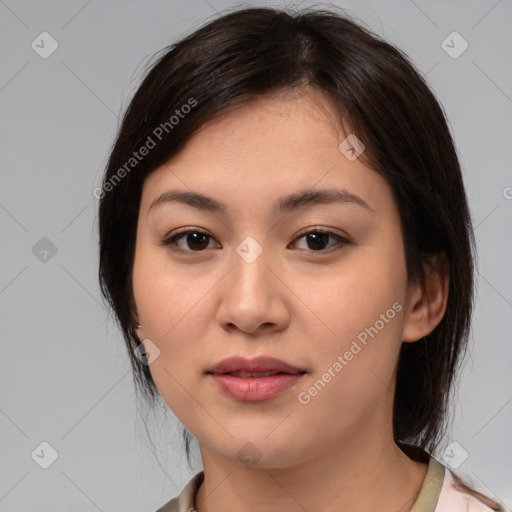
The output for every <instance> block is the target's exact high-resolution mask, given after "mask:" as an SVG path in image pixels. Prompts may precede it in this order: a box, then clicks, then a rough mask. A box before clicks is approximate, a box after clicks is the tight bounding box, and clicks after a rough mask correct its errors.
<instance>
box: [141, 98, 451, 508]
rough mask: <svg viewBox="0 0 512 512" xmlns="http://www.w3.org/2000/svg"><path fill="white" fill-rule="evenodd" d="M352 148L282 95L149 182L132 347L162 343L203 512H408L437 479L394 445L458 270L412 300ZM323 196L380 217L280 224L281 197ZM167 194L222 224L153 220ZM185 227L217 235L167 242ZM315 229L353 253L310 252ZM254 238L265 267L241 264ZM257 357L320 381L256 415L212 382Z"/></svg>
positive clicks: (228, 119) (329, 212)
mask: <svg viewBox="0 0 512 512" xmlns="http://www.w3.org/2000/svg"><path fill="white" fill-rule="evenodd" d="M344 138H345V136H344V135H343V134H342V132H341V131H340V129H339V127H338V125H337V123H336V118H335V115H334V113H333V112H332V110H331V109H330V107H329V104H328V103H327V101H326V99H325V98H324V97H323V96H322V94H321V93H319V92H318V91H315V90H311V89H305V90H301V91H300V93H299V92H296V93H295V94H290V93H286V94H284V93H280V94H274V95H272V96H265V97H262V98H259V99H257V100H254V101H252V102H250V103H247V104H245V105H243V106H242V107H238V108H236V109H234V110H233V109H232V110H231V111H229V112H227V113H225V114H223V115H222V116H220V117H218V118H216V119H214V120H212V121H210V122H208V123H207V124H205V125H203V127H202V128H201V129H200V130H199V131H198V132H196V134H194V136H193V137H192V138H190V139H189V141H188V143H187V145H186V146H185V148H184V149H183V150H182V151H181V152H180V153H179V154H178V155H176V156H175V157H173V158H172V159H171V160H170V161H169V162H167V163H166V164H165V165H163V166H161V167H160V168H158V169H156V170H155V171H154V172H153V173H151V174H150V175H149V176H148V177H147V179H146V180H145V183H144V187H143V192H142V198H141V204H140V211H139V219H138V226H137V240H136V251H135V261H134V268H133V288H134V296H135V302H136V308H137V312H136V321H138V323H140V324H141V326H142V327H141V328H139V329H138V331H137V333H138V335H139V337H140V339H141V341H142V340H146V339H149V340H151V343H153V344H154V345H156V346H157V347H158V349H159V351H160V354H159V355H158V356H157V357H156V359H155V360H154V361H153V362H152V363H151V364H150V371H151V375H152V377H153V379H154V381H155V384H156V385H157V387H158V390H159V392H160V393H161V395H162V397H163V399H164V400H165V402H166V403H167V405H168V406H169V407H170V409H171V410H172V411H173V412H174V414H175V415H176V416H177V418H178V419H179V420H180V421H181V422H182V423H183V424H184V425H185V426H186V427H187V428H188V429H189V430H190V431H191V432H192V433H193V434H194V436H195V437H196V438H197V440H198V442H199V446H200V452H201V458H202V461H203V466H204V473H205V480H204V482H203V484H202V485H201V487H200V489H199V492H198V495H197V502H196V509H197V510H198V511H199V512H213V511H220V510H223V511H225V512H230V511H238V512H240V511H261V510H266V511H270V512H272V511H277V510H279V511H280V512H288V511H290V512H291V511H294V512H295V511H303V510H307V511H309V512H314V511H322V512H329V511H335V510H336V511H338V510H358V511H363V512H364V511H370V510H376V509H378V510H381V511H390V512H391V511H393V512H396V511H398V510H402V511H406V510H409V509H410V507H411V506H412V504H413V503H414V501H415V499H416V497H417V495H418V492H419V490H420V488H421V485H422V483H423V480H424V477H425V473H426V469H427V465H426V464H423V463H418V462H415V461H413V460H411V459H410V458H409V457H408V456H407V455H406V454H404V452H402V451H401V450H400V449H399V448H398V446H397V445H396V444H395V443H394V441H393V435H392V423H391V421H392V406H393V391H394V384H395V377H396V373H395V372H396V363H397V358H398V355H399V350H400V347H401V344H402V342H403V341H404V342H414V341H416V340H419V339H421V338H422V337H423V336H425V335H427V334H428V333H429V332H431V331H432V330H433V329H434V328H435V326H436V325H437V324H438V323H439V322H440V321H441V319H442V316H443V314H444V312H445V308H446V300H447V294H448V284H447V283H448V277H447V271H446V267H445V266H444V265H443V264H442V262H441V260H436V259H434V260H433V263H432V267H431V268H430V267H429V269H427V270H428V271H429V273H430V274H429V276H430V277H429V279H428V280H427V293H426V294H424V293H423V292H422V290H421V288H420V286H419V285H418V286H412V285H411V287H410V288H408V281H407V274H406V267H405V255H404V248H403V238H402V233H401V228H400V222H399V214H398V210H397V206H396V204H395V203H394V200H393V197H392V194H391V189H390V188H389V186H388V184H387V182H386V181H385V180H384V179H383V178H381V177H380V176H379V175H378V174H377V173H376V172H375V171H373V170H372V169H370V168H369V167H367V166H366V165H365V164H364V163H363V162H362V161H361V159H360V158H357V159H355V160H354V161H350V160H349V159H348V158H346V156H345V155H344V154H342V152H341V151H340V150H339V149H338V145H339V144H340V142H341V141H342V140H343V139H344ZM319 188H339V189H341V188H344V189H347V190H349V191H350V192H352V193H354V194H356V195H358V196H359V197H361V198H362V199H363V200H364V201H366V202H367V203H368V205H369V206H370V207H371V209H372V210H367V209H365V208H363V207H361V206H359V205H357V204H354V203H343V204H342V203H333V204H317V205H314V206H310V207H308V208H303V209H300V210H296V211H292V212H290V213H288V214H286V215H283V214H277V215H276V214H275V213H273V211H272V206H273V204H274V203H275V202H276V201H277V199H278V198H279V197H280V196H282V195H286V194H290V193H292V192H297V191H299V190H303V189H310V190H317V189H319ZM170 189H179V190H185V191H195V192H200V193H203V194H206V195H208V196H210V197H213V198H215V199H216V200H218V201H221V202H222V203H225V204H226V205H227V211H226V213H225V214H221V213H218V212H216V213H212V212H207V211H202V210H200V209H197V208H194V207H192V206H190V205H185V204H181V203H178V202H173V203H166V204H163V205H160V206H158V207H156V208H154V209H152V210H151V211H150V212H149V213H148V208H149V205H150V204H151V202H152V201H153V200H154V199H155V198H156V197H158V196H159V195H160V194H162V193H163V192H165V191H167V190H170ZM179 228H190V229H192V230H194V228H197V229H199V230H200V231H206V232H207V233H208V234H209V235H210V237H211V238H208V237H206V238H205V239H203V240H202V241H203V242H204V243H203V246H201V240H200V241H199V243H198V242H197V241H196V242H195V244H194V239H192V240H191V239H190V237H189V238H188V243H187V237H186V236H184V237H182V238H181V239H180V240H179V242H176V245H175V246H174V247H173V246H168V247H165V246H163V245H161V244H159V242H161V241H162V240H165V239H166V238H168V237H169V236H170V235H171V234H173V233H175V232H176V231H177V230H178V229H179ZM306 228H308V229H307V231H314V228H323V229H326V230H328V231H331V232H332V233H334V234H335V235H336V234H338V235H340V236H345V237H348V238H349V239H350V240H352V243H350V244H343V243H339V240H338V239H337V238H336V237H335V236H331V237H329V239H328V241H327V246H326V247H325V248H324V249H321V250H317V251H315V250H314V248H315V247H317V246H318V244H317V245H315V244H314V243H311V242H310V243H309V244H308V242H307V238H306V237H304V236H303V233H301V230H304V229H306ZM247 236H251V237H253V238H254V239H255V240H256V241H257V242H258V244H259V245H260V246H261V248H262V249H263V252H262V253H261V254H260V256H259V257H258V258H257V259H256V260H255V261H254V262H252V263H247V261H245V260H244V259H243V258H242V257H240V256H239V254H238V253H237V252H236V248H237V247H238V246H239V244H240V243H241V242H242V241H243V240H244V239H245V238H246V237H247ZM326 240H327V239H326V238H324V241H326ZM198 246H201V247H206V248H205V249H203V250H202V251H201V250H198V249H197V247H198ZM179 248H181V249H182V251H181V252H180V251H179ZM186 251H188V252H186ZM408 292H410V293H408ZM427 299H428V302H429V305H430V313H429V311H428V308H427ZM396 302H398V303H399V304H400V305H402V306H403V307H402V309H401V311H400V312H397V313H396V315H395V316H394V318H393V319H392V320H389V322H387V323H386V324H385V326H384V328H382V329H381V330H380V331H379V332H378V334H377V335H376V336H374V337H373V338H369V341H368V344H367V345H366V346H364V348H362V350H361V351H360V352H359V353H358V354H357V355H356V356H354V358H353V359H352V360H351V361H349V362H348V364H347V365H346V366H344V367H343V370H342V371H340V372H338V373H336V376H335V377H333V378H332V379H331V380H330V382H329V383H328V384H327V385H326V386H325V387H324V388H323V389H322V390H321V391H320V392H319V393H318V394H317V395H316V396H314V397H312V398H311V400H310V402H309V403H308V404H302V403H300V402H299V401H298V399H297V396H298V393H299V392H301V391H307V390H308V388H310V387H311V386H312V385H313V383H314V382H316V381H317V380H318V379H320V378H321V377H322V375H323V374H324V373H325V372H327V371H328V368H329V367H332V366H333V363H334V362H335V361H336V360H337V357H338V356H339V355H343V354H344V353H345V352H346V351H347V350H348V349H349V348H350V346H351V343H352V341H353V340H355V339H357V335H358V334H359V333H361V332H362V331H364V329H365V327H369V326H373V325H375V323H376V321H377V320H379V319H380V318H381V316H380V315H381V314H385V313H386V311H387V310H389V309H390V308H392V305H393V304H394V303H396ZM145 343H146V342H145ZM262 354H264V355H271V356H274V357H277V358H279V359H282V360H284V361H287V362H288V363H290V364H293V365H294V366H297V367H299V368H302V369H304V370H307V372H308V373H307V374H306V375H305V376H304V377H303V378H302V380H301V382H300V383H299V384H298V385H297V386H296V387H295V388H293V389H288V390H286V391H285V392H284V393H282V394H280V395H279V396H277V397H274V398H272V399H271V400H267V401H260V402H241V401H237V400H234V399H232V398H229V397H227V396H226V395H224V394H223V393H222V392H221V391H219V389H218V388H217V387H216V386H215V383H214V382H212V379H211V378H210V377H209V376H207V375H205V373H204V372H205V371H206V370H207V369H208V368H209V367H211V366H212V365H213V364H215V363H217V362H219V361H220V360H222V359H224V358H226V357H229V356H232V355H244V356H245V357H248V358H250V357H255V356H259V355H262ZM249 442H250V443H252V444H253V445H254V447H255V450H256V453H257V456H258V457H259V460H258V462H257V464H256V465H254V466H252V467H250V466H248V465H246V464H244V462H243V461H242V460H241V459H240V458H239V457H238V456H237V453H238V452H239V450H240V449H241V448H242V447H243V446H244V445H245V444H246V443H249Z"/></svg>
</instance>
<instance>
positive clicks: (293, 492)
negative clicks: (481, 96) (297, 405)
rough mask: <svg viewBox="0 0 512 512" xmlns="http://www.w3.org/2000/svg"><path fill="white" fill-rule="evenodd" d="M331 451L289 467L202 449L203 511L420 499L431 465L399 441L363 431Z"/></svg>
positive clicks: (406, 503) (407, 503)
mask: <svg viewBox="0 0 512 512" xmlns="http://www.w3.org/2000/svg"><path fill="white" fill-rule="evenodd" d="M347 438H348V439H349V441H348V442H347V440H346V439H345V441H344V442H343V441H340V442H339V443H338V444H337V446H332V449H330V450H329V451H328V452H326V453H318V454H316V456H315V457H314V458H309V459H307V460H305V461H303V462H301V463H299V464H295V465H292V466H289V467H280V468H274V467H272V468H271V467H267V468H257V467H251V468H248V467H244V466H240V464H236V463H232V462H231V461H229V460H226V459H225V458H223V457H219V456H218V454H217V453H213V452H211V451H210V450H208V449H206V448H204V447H201V457H202V460H203V466H204V481H203V483H202V485H201V487H200V488H199V491H198V493H197V496H196V509H197V511H198V512H219V511H223V512H235V511H236V512H249V511H250V512H252V511H261V510H265V511H268V512H274V511H276V512H277V511H279V512H297V511H304V510H307V511H308V512H320V511H322V512H334V511H339V510H358V511H361V512H366V511H368V512H369V511H373V510H380V511H387V510H389V511H397V510H401V511H402V512H406V511H408V510H410V508H411V507H412V505H413V503H414V502H415V500H416V498H417V496H418V493H419V490H420V488H421V485H422V483H423V480H424V478H425V474H426V470H427V464H425V463H424V462H416V461H413V460H412V459H411V458H409V457H408V456H407V455H406V454H405V453H404V452H403V451H402V450H400V448H399V447H398V446H397V445H396V444H395V443H394V441H393V439H392V436H388V438H387V439H383V436H382V433H381V434H380V436H379V435H373V436H371V435H368V431H366V432H365V431H364V430H363V431H361V432H359V434H357V435H355V434H354V433H351V435H350V436H347Z"/></svg>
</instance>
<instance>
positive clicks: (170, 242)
mask: <svg viewBox="0 0 512 512" xmlns="http://www.w3.org/2000/svg"><path fill="white" fill-rule="evenodd" d="M190 233H197V234H201V235H205V236H206V237H208V238H209V239H210V240H213V237H212V236H211V235H209V234H208V233H207V232H205V231H202V230H201V229H187V230H183V231H180V232H178V233H175V234H174V235H172V236H170V237H167V238H166V239H165V240H163V241H161V242H160V244H161V245H163V246H165V247H170V248H171V249H172V250H175V251H178V252H181V253H201V252H204V251H206V249H201V250H199V251H194V250H186V249H181V248H179V247H176V242H177V241H178V240H179V239H181V238H183V237H184V236H186V235H188V234H190ZM310 233H321V234H325V235H329V236H333V237H334V238H336V239H337V240H338V243H337V244H336V245H335V246H333V247H331V248H329V249H325V250H324V249H318V250H316V251H315V250H313V249H304V250H306V251H308V252H312V253H330V252H331V251H332V250H337V249H340V248H341V247H343V246H346V245H350V244H352V241H351V240H349V239H348V238H346V237H343V236H341V235H338V234H337V233H334V232H332V231H327V230H325V229H321V228H314V229H309V230H308V231H302V232H300V233H299V235H298V236H297V237H296V238H295V239H294V242H296V241H298V240H300V239H301V238H304V237H305V236H306V235H309V234H310Z"/></svg>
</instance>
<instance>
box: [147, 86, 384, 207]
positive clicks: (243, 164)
mask: <svg viewBox="0 0 512 512" xmlns="http://www.w3.org/2000/svg"><path fill="white" fill-rule="evenodd" d="M344 138H345V134H344V133H343V132H342V130H341V129H340V127H339V123H338V120H337V118H336V115H335V113H334V112H333V110H332V107H331V105H330V103H329V102H328V101H327V99H326V98H325V97H324V95H323V94H322V93H320V92H318V91H316V90H300V91H295V92H293V93H290V92H286V93H284V92H281V93H276V94H273V95H270V96H263V97H260V98H256V99H254V100H251V101H250V102H248V103H245V104H243V105H240V106H237V107H236V108H230V109H229V110H227V111H224V112H223V113H222V114H221V115H219V116H217V117H215V118H214V119H212V120H210V121H208V122H207V123H205V124H203V125H202V126H201V127H200V129H199V130H197V131H196V132H195V133H194V134H193V135H192V136H191V137H190V138H189V140H188V141H187V143H186V145H185V146H184V148H183V149H182V150H181V151H180V152H179V153H178V154H176V155H174V156H173V157H172V158H171V159H170V160H169V161H168V162H166V163H165V164H164V165H162V166H160V167H159V168H157V169H156V170H154V171H153V172H152V173H151V174H150V175H149V176H148V177H147V178H146V181H145V184H144V193H143V201H144V203H145V205H144V206H145V207H146V209H147V208H148V207H149V204H150V202H151V201H152V200H154V197H155V195H157V194H161V193H162V192H163V191H165V190H166V189H171V188H172V189H176V188H180V189H183V190H187V189H188V190H194V191H196V192H200V193H203V194H206V195H209V196H215V197H216V198H218V199H219V200H220V201H222V202H223V203H226V204H230V203H238V205H239V206H242V205H245V207H250V204H252V203H253V202H254V203H257V207H258V208H261V202H262V201H267V200H268V201H269V202H271V203H272V204H273V203H274V202H275V200H276V198H277V197H280V196H282V195H284V194H285V193H288V194H289V193H292V192H294V191H298V190H304V189H307V188H310V189H314V188H315V187H317V188H334V187H336V188H343V189H346V190H349V191H350V192H352V193H354V194H357V195H358V196H360V197H362V198H363V200H364V201H366V202H368V203H369V204H372V207H373V205H375V207H376V210H379V209H383V208H386V203H389V201H390V200H391V191H390V189H389V186H388V184H387V182H386V181H385V180H384V179H383V178H382V177H381V176H379V175H378V174H377V173H376V172H375V171H374V170H372V169H371V168H369V167H368V166H367V165H365V164H364V163H363V162H362V161H361V160H360V159H359V158H357V159H355V160H353V161H351V160H349V159H348V158H347V157H346V156H345V155H344V154H343V153H342V152H341V151H340V149H339V145H340V143H341V142H342V141H343V140H344ZM387 206H388V207H389V204H388V205H387Z"/></svg>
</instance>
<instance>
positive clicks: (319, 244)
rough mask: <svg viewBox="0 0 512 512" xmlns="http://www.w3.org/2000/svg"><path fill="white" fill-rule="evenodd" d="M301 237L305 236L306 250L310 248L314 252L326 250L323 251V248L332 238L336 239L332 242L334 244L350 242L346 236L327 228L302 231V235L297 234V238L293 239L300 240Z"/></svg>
mask: <svg viewBox="0 0 512 512" xmlns="http://www.w3.org/2000/svg"><path fill="white" fill-rule="evenodd" d="M302 238H305V241H306V244H307V247H306V250H308V249H310V250H312V251H315V252H318V251H322V252H328V251H324V249H325V248H326V246H328V245H329V243H330V242H331V241H333V240H337V241H338V243H337V244H334V246H336V245H348V244H350V243H351V241H350V240H348V238H345V237H343V236H341V235H338V234H336V233H333V232H332V231H327V230H324V229H318V228H317V229H312V230H310V231H307V232H306V233H302V235H301V236H299V237H298V238H296V239H295V240H301V239H302ZM332 247H333V245H331V246H330V247H329V249H331V248H332Z"/></svg>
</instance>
